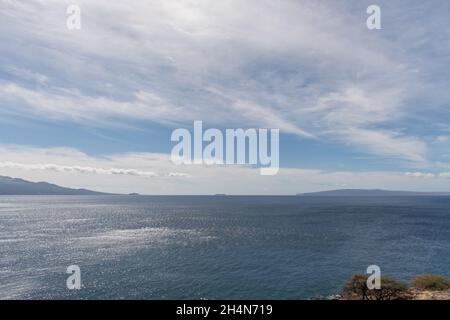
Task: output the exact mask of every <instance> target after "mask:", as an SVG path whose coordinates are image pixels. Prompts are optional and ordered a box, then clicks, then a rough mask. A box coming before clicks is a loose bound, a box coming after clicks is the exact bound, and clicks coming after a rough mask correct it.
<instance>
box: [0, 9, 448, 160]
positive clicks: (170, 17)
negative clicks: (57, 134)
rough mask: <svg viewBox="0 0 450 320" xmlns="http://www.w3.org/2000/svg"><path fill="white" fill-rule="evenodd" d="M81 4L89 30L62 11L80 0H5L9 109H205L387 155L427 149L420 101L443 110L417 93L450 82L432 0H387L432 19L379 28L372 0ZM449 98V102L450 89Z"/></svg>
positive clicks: (1, 84) (114, 117)
mask: <svg viewBox="0 0 450 320" xmlns="http://www.w3.org/2000/svg"><path fill="white" fill-rule="evenodd" d="M78 3H79V4H80V6H81V8H82V17H83V25H82V30H80V31H77V32H70V31H68V30H66V29H65V24H64V18H65V17H64V16H61V13H64V12H65V10H64V9H65V6H66V5H67V4H69V1H56V0H49V1H46V2H42V1H27V2H18V1H3V2H2V3H1V6H2V10H1V13H0V15H1V19H0V27H1V28H2V30H5V32H2V34H1V35H0V40H1V43H4V44H8V46H7V47H5V45H3V47H2V51H3V52H2V57H1V58H0V62H1V65H4V66H8V65H13V67H12V68H11V67H9V69H5V70H4V72H6V73H8V74H9V79H7V80H4V81H0V104H1V105H2V111H1V112H9V113H13V114H15V115H16V116H18V117H22V116H24V115H27V116H32V117H37V118H50V119H54V120H58V121H60V120H64V121H72V122H76V123H81V124H83V125H87V124H90V125H97V126H98V125H101V124H102V123H111V122H112V123H119V124H121V123H123V122H128V123H132V122H133V121H146V122H148V123H164V124H174V123H175V124H180V123H184V124H185V123H192V121H193V120H198V119H202V120H203V121H204V122H207V123H209V124H210V125H217V126H227V127H241V126H251V127H274V128H280V129H281V131H282V132H285V133H289V134H293V135H296V136H298V137H299V138H300V139H305V138H307V139H310V138H314V139H322V140H326V141H331V142H333V143H335V144H340V145H342V146H350V147H352V148H357V149H360V150H363V151H364V152H367V153H370V154H375V155H378V156H382V157H389V158H399V159H402V160H408V161H413V162H423V161H425V160H426V158H427V156H428V149H427V146H426V144H427V142H426V141H424V139H423V138H422V137H421V135H420V132H414V130H411V131H412V132H411V131H408V130H404V127H410V123H408V121H411V117H409V115H411V114H412V113H417V114H424V116H425V119H426V118H427V117H430V115H429V114H426V113H425V112H424V111H423V110H421V105H423V103H422V104H421V105H419V104H417V103H413V102H415V101H420V102H423V101H428V102H429V103H430V104H433V103H435V102H437V100H439V99H437V98H436V97H433V95H431V94H429V93H428V92H434V93H437V92H438V91H439V88H445V86H446V84H447V85H448V82H446V81H445V80H444V79H446V77H445V75H446V74H442V73H443V72H445V71H440V72H438V73H439V74H440V75H441V76H439V77H436V80H434V81H435V82H433V83H434V84H435V86H433V88H431V86H430V81H429V80H430V79H431V76H430V75H431V74H433V73H436V72H437V70H439V69H441V70H442V69H445V68H443V66H446V65H448V64H447V62H448V56H449V54H448V53H449V50H448V49H449V48H448V46H446V45H445V43H446V42H445V41H442V40H445V39H446V38H445V37H446V36H447V35H448V31H446V30H440V31H439V32H434V33H429V34H427V33H426V34H423V33H420V32H414V31H415V30H417V29H420V28H422V29H424V30H430V31H433V30H434V31H437V30H435V28H436V27H435V25H434V24H433V21H424V20H423V19H421V18H420V17H417V16H416V15H417V13H416V12H415V11H414V10H407V9H405V8H410V7H415V8H417V7H418V8H421V10H417V12H428V11H430V10H432V9H431V6H432V5H431V4H421V3H419V2H414V4H410V2H403V1H401V4H399V5H397V6H392V5H389V2H387V1H381V2H380V3H379V4H380V5H381V6H382V7H383V8H386V10H384V9H383V13H386V20H387V21H391V20H389V18H390V17H391V16H395V15H398V16H397V17H396V19H397V20H395V19H394V20H395V21H400V22H405V23H406V22H408V26H409V25H410V23H409V22H410V21H416V20H417V19H420V22H421V27H420V28H417V27H415V26H414V25H413V26H411V28H410V29H409V30H410V31H409V32H408V33H407V34H406V35H405V31H404V27H401V26H403V25H402V24H401V23H400V22H398V23H399V25H394V24H392V25H390V26H389V28H384V29H383V32H370V31H368V30H367V28H366V27H365V24H364V22H365V19H366V12H365V7H364V5H363V4H361V3H358V4H355V3H354V2H353V1H343V2H339V3H337V2H335V1H321V2H317V1H314V2H313V1H301V2H299V1H282V2H267V1H264V2H261V1H256V0H250V1H245V2H243V1H238V0H232V1H227V2H218V1H201V2H197V1H194V2H191V1H179V0H176V1H175V0H167V1H156V0H154V1H145V2H142V1H137V0H130V1H127V3H119V2H111V1H106V0H97V1H85V0H80V1H78ZM444 6H447V5H446V4H444ZM366 7H367V6H366ZM444 9H445V8H444ZM105 10H106V11H105ZM444 11H445V10H442V12H444ZM434 14H435V15H436V17H437V20H435V21H441V19H443V17H442V15H440V14H439V12H438V11H435V12H434ZM249 17H251V19H249ZM19 21H20V23H19ZM404 25H405V24H404ZM11 26H14V28H12V27H11ZM434 35H436V36H434ZM436 37H439V39H436ZM105 39H108V41H105ZM437 40H440V42H439V43H440V47H439V50H435V51H434V52H430V49H427V48H435V49H436V47H435V46H436V41H437ZM447 40H448V39H447ZM24 42H26V43H28V46H29V50H27V51H26V52H24V50H20V49H21V48H22V43H24ZM418 43H424V47H423V48H422V47H417V44H418ZM414 44H416V47H414V48H412V46H414ZM408 49H411V50H408ZM412 49H414V50H412ZM17 52H21V53H20V54H17ZM430 54H433V57H434V59H433V63H432V64H431V62H430V59H428V57H429V56H430ZM36 56H39V59H37V58H36ZM425 61H426V62H425ZM428 64H431V65H432V66H431V67H430V66H429V65H428ZM439 66H440V67H439ZM0 71H1V70H0ZM24 79H25V80H24ZM424 79H425V80H426V81H424ZM441 91H442V90H441ZM439 97H440V98H441V99H440V100H439V103H440V104H442V105H445V103H444V102H445V101H447V102H448V101H449V99H450V97H448V96H445V95H442V94H441V93H439ZM436 108H439V105H437V106H436ZM414 121H417V122H418V123H422V121H423V120H421V119H414ZM424 122H426V121H424Z"/></svg>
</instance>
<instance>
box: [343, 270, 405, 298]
mask: <svg viewBox="0 0 450 320" xmlns="http://www.w3.org/2000/svg"><path fill="white" fill-rule="evenodd" d="M367 277H368V275H364V274H356V275H354V276H352V278H351V279H350V280H348V281H347V283H346V285H345V287H344V290H343V294H344V296H346V297H348V298H356V299H360V300H397V299H406V294H407V287H406V286H405V285H404V284H403V283H401V282H398V281H396V280H394V279H392V278H389V277H381V288H380V289H372V290H370V289H369V288H368V287H367Z"/></svg>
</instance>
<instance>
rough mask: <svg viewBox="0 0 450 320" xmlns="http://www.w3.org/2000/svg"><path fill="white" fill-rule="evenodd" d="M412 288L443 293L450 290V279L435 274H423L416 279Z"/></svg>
mask: <svg viewBox="0 0 450 320" xmlns="http://www.w3.org/2000/svg"><path fill="white" fill-rule="evenodd" d="M411 286H412V287H413V288H415V289H419V290H430V291H443V290H447V289H450V279H449V278H446V277H443V276H439V275H435V274H423V275H419V276H416V277H414V278H413V279H412V280H411Z"/></svg>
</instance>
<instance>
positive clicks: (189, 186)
mask: <svg viewBox="0 0 450 320" xmlns="http://www.w3.org/2000/svg"><path fill="white" fill-rule="evenodd" d="M0 152H1V154H2V162H1V163H0V175H6V176H12V177H20V178H23V179H28V180H31V181H48V182H51V183H56V184H59V185H62V186H67V187H73V188H88V189H93V190H98V191H105V192H113V193H130V192H139V193H142V194H216V193H227V194H295V193H299V192H310V191H321V190H330V189H340V188H364V189H391V190H417V191H447V190H448V178H449V177H450V174H449V173H442V174H440V175H433V174H429V173H417V172H416V173H406V174H405V173H402V172H383V171H366V172H347V171H334V172H333V171H323V170H314V169H294V168H281V169H280V171H279V173H278V174H277V175H275V176H261V175H260V174H259V170H257V169H255V168H251V167H247V166H201V165H180V166H177V165H174V164H173V163H172V162H171V161H170V157H169V156H168V155H164V154H154V153H127V154H114V155H109V156H102V157H93V156H89V155H86V154H84V153H82V152H79V151H78V150H75V149H67V148H50V149H40V148H30V147H21V146H0ZM114 168H116V169H114ZM118 168H119V169H118ZM412 177H416V178H425V179H414V180H412V179H411V178H412Z"/></svg>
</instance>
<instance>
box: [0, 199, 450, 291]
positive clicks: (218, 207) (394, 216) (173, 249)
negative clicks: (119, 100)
mask: <svg viewBox="0 0 450 320" xmlns="http://www.w3.org/2000/svg"><path fill="white" fill-rule="evenodd" d="M73 264H76V265H78V266H80V268H81V281H82V285H83V287H82V289H81V290H78V291H70V290H68V289H67V288H66V278H67V277H68V275H67V274H66V273H65V272H66V268H67V267H68V266H69V265H73ZM371 264H377V265H379V266H380V267H381V269H382V273H383V274H385V275H391V276H394V277H397V278H398V279H400V280H404V281H408V280H409V279H410V278H411V277H412V276H414V275H416V274H422V273H438V274H444V275H449V271H450V268H449V266H450V198H448V197H414V198H411V197H408V198H351V197H350V198H332V197H330V198H326V197H323V198H322V197H321V198H301V197H133V196H95V197H94V196H76V197H75V196H70V197H67V196H16V197H5V196H3V197H0V299H13V298H19V299H29V298H33V299H53V298H62V299H65V298H71V299H73V298H83V299H129V298H137V299H169V298H181V299H183V298H192V299H220V298H228V299H231V298H234V299H240V298H244V299H269V298H273V299H301V298H310V297H316V296H327V295H331V294H335V293H339V291H340V289H341V287H342V286H343V284H344V283H345V280H346V279H348V278H349V277H350V276H351V275H352V274H353V273H363V272H365V270H366V268H367V266H368V265H371Z"/></svg>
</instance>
